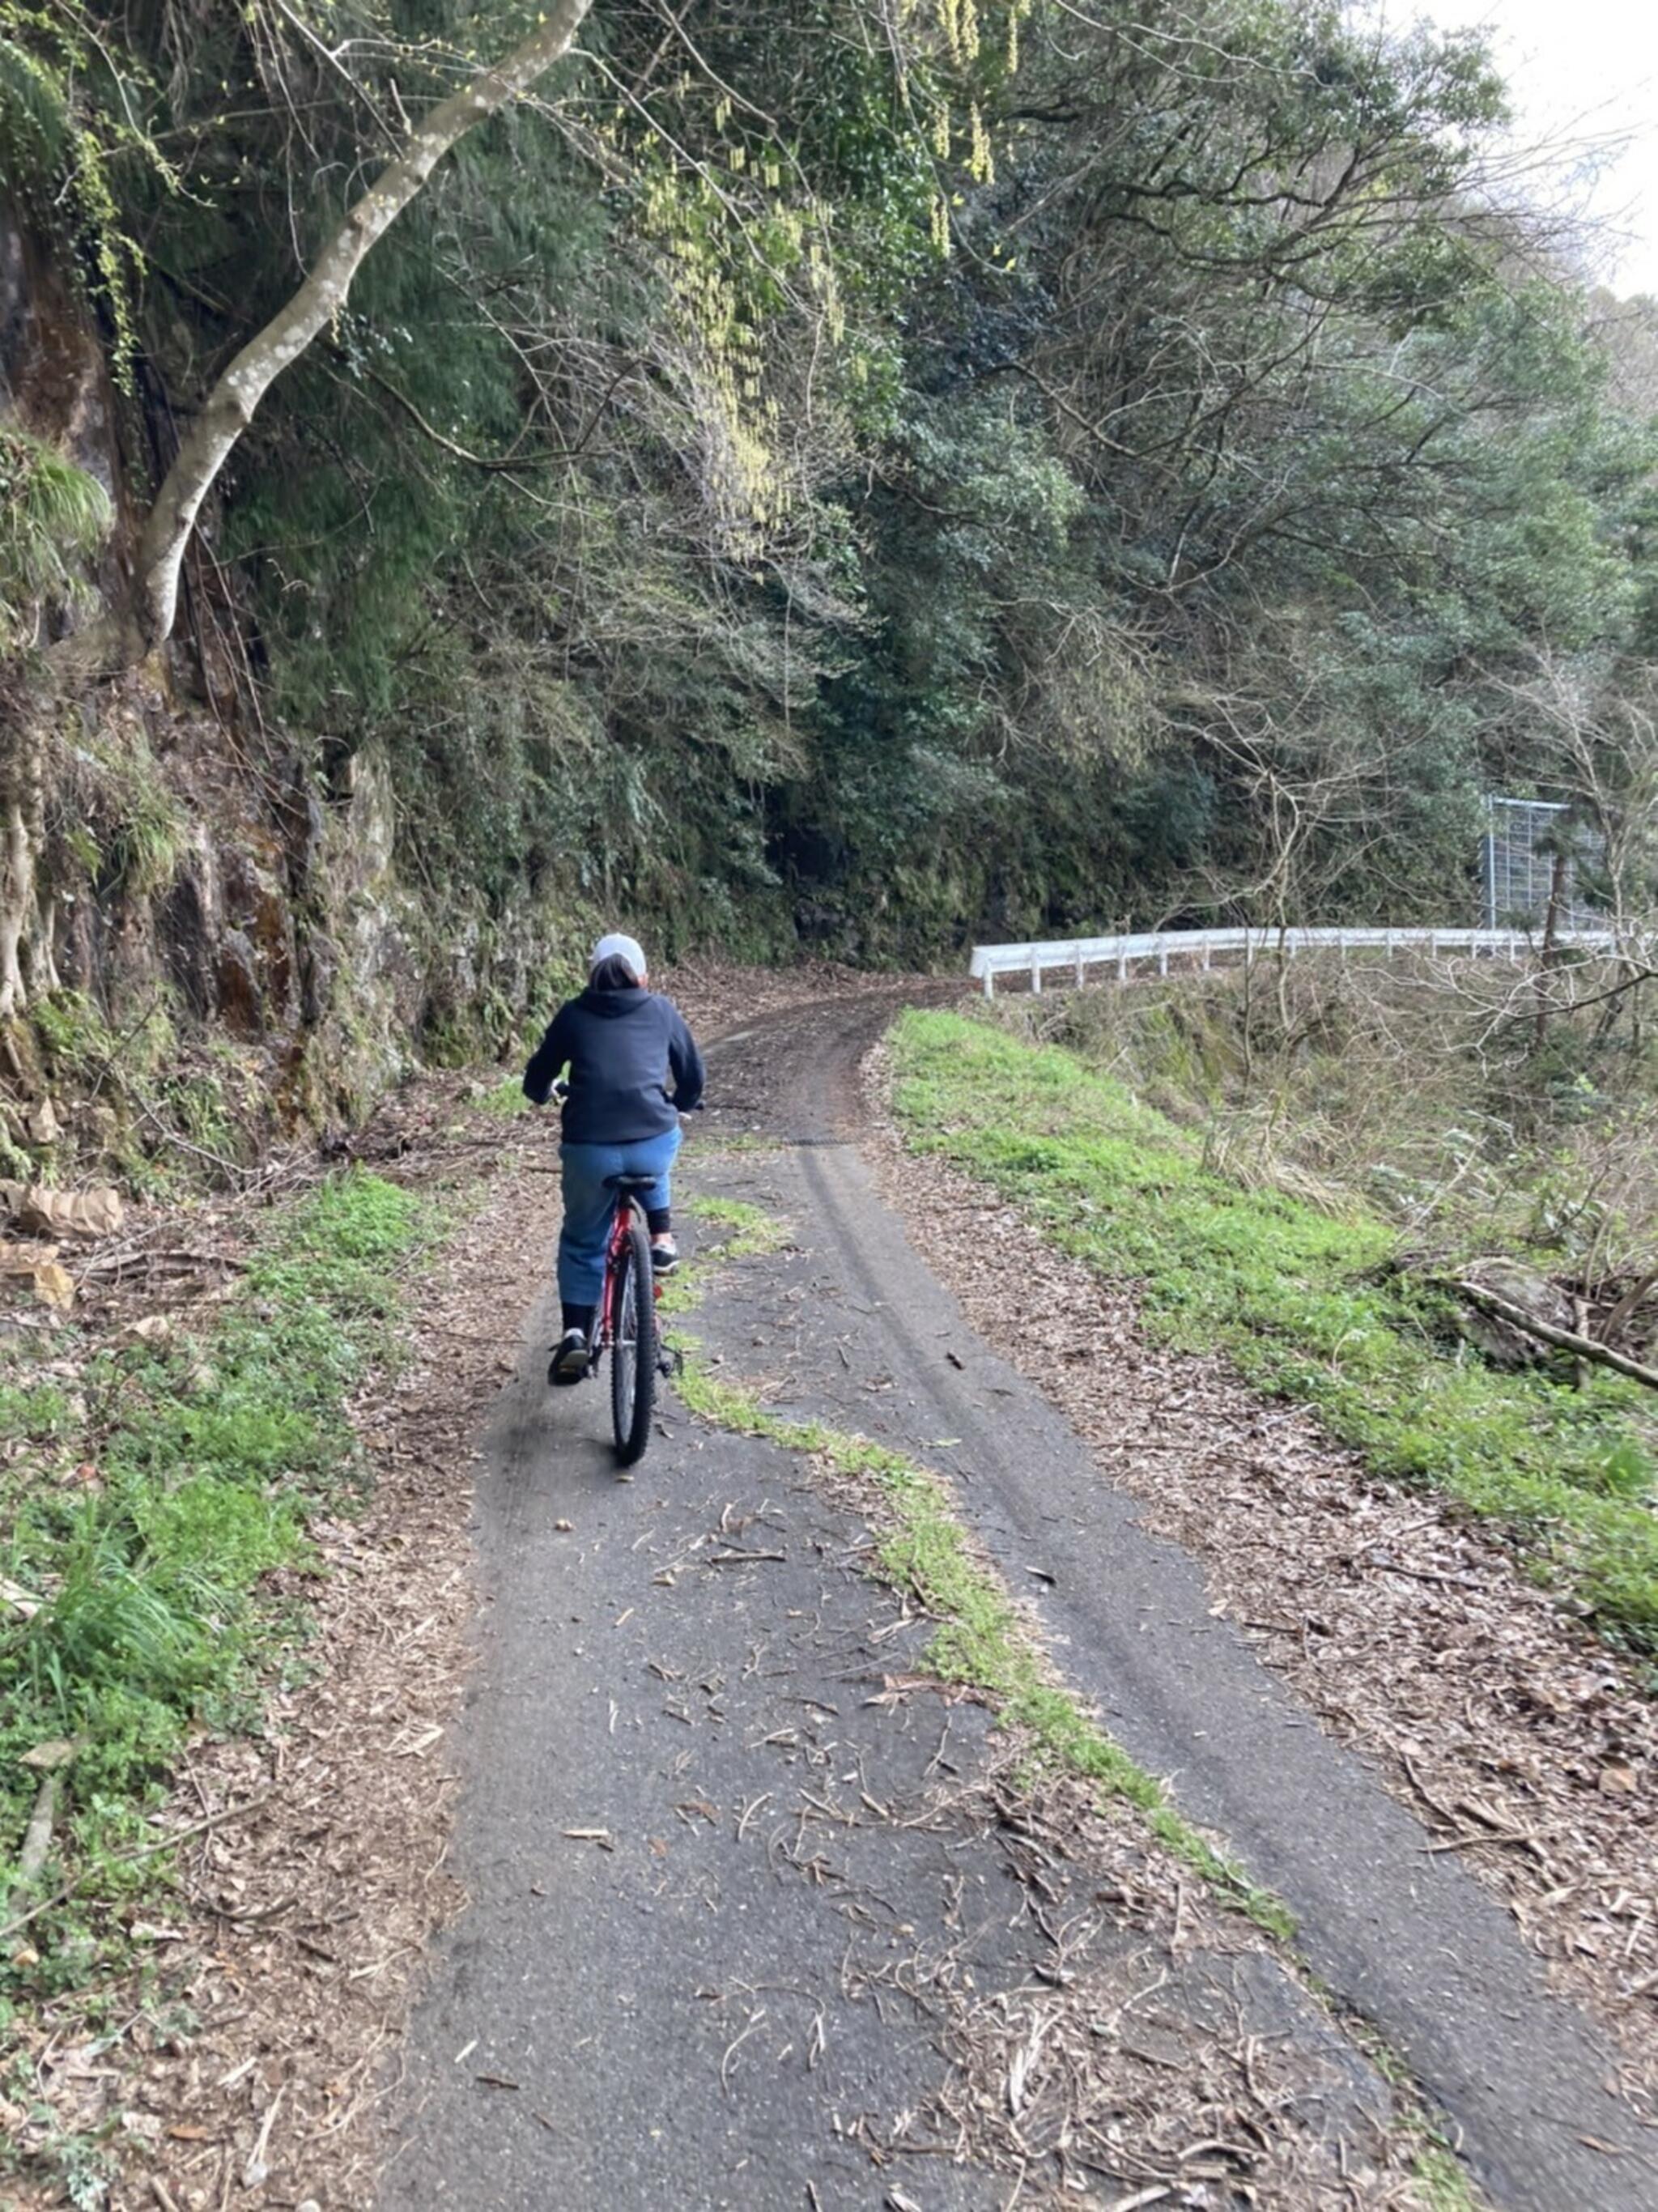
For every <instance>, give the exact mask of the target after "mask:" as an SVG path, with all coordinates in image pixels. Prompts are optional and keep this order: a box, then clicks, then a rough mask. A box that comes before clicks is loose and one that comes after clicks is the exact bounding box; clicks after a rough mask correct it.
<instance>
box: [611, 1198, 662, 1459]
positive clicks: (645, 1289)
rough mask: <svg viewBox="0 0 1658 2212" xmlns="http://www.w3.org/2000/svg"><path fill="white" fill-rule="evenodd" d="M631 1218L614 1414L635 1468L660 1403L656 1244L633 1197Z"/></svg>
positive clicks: (622, 1265)
mask: <svg viewBox="0 0 1658 2212" xmlns="http://www.w3.org/2000/svg"><path fill="white" fill-rule="evenodd" d="M623 1203H624V1204H627V1205H628V1206H629V1214H630V1215H631V1218H630V1220H629V1224H628V1238H627V1242H626V1243H624V1244H623V1248H622V1251H621V1255H620V1256H619V1258H618V1259H617V1261H616V1300H615V1304H614V1306H613V1308H612V1310H613V1312H614V1313H615V1315H616V1338H615V1341H614V1342H613V1343H612V1345H611V1346H610V1419H611V1421H612V1423H613V1424H614V1426H615V1429H616V1457H617V1459H618V1460H620V1462H622V1464H623V1467H631V1466H632V1465H633V1464H634V1462H635V1460H637V1459H640V1458H641V1457H642V1456H643V1455H644V1450H645V1447H646V1445H647V1443H649V1442H650V1440H651V1409H652V1407H653V1405H654V1404H655V1402H656V1291H655V1285H654V1284H653V1280H652V1277H651V1245H650V1239H649V1237H647V1235H646V1233H645V1224H644V1222H643V1220H642V1219H641V1217H640V1212H639V1209H638V1207H637V1206H633V1205H631V1204H629V1201H627V1200H623Z"/></svg>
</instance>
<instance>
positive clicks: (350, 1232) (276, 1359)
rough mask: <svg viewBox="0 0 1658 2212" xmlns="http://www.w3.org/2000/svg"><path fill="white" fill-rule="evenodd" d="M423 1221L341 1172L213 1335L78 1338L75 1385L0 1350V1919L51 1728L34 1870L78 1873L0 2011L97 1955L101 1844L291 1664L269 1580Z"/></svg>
mask: <svg viewBox="0 0 1658 2212" xmlns="http://www.w3.org/2000/svg"><path fill="white" fill-rule="evenodd" d="M430 1230H431V1217H430V1214H429V1212H428V1209H426V1208H424V1207H422V1206H421V1205H420V1204H419V1203H418V1202H417V1201H416V1200H414V1199H412V1198H410V1196H409V1194H407V1193H406V1192H404V1191H402V1190H399V1189H398V1188H395V1187H394V1186H393V1185H392V1184H390V1183H387V1182H383V1181H381V1180H380V1179H379V1178H377V1177H375V1176H370V1175H366V1174H361V1173H354V1174H351V1175H349V1176H343V1177H341V1178H339V1179H338V1180H337V1181H334V1182H328V1183H325V1184H324V1185H323V1186H322V1187H321V1188H319V1189H317V1190H316V1191H314V1192H313V1193H311V1194H309V1195H308V1196H307V1197H306V1198H304V1199H303V1200H301V1201H300V1202H299V1203H298V1204H296V1205H295V1206H292V1207H291V1208H289V1209H288V1210H287V1211H286V1212H283V1213H282V1214H280V1215H278V1216H276V1217H274V1218H273V1220H272V1224H271V1226H270V1230H269V1231H268V1232H267V1233H266V1234H265V1235H264V1237H263V1238H262V1239H261V1241H260V1243H259V1244H258V1249H257V1250H256V1251H255V1254H254V1255H253V1259H252V1264H251V1265H250V1267H249V1268H248V1270H247V1273H246V1279H245V1281H244V1283H243V1284H242V1285H241V1286H240V1289H239V1291H238V1294H237V1296H236V1297H234V1299H233V1300H232V1301H231V1302H230V1303H229V1304H228V1305H227V1306H226V1308H225V1309H224V1310H223V1313H222V1317H221V1319H220V1321H219V1322H218V1324H217V1326H216V1328H214V1329H213V1331H212V1332H211V1333H210V1334H208V1335H205V1336H203V1337H202V1338H199V1339H188V1340H177V1341H175V1342H173V1343H170V1344H167V1345H166V1346H162V1347H156V1346H149V1345H145V1346H137V1347H135V1348H133V1349H131V1350H126V1351H121V1352H102V1353H100V1354H97V1355H95V1356H94V1357H93V1358H90V1359H88V1361H87V1363H86V1365H85V1367H84V1370H83V1371H82V1373H81V1374H80V1375H79V1376H78V1377H77V1380H76V1385H75V1389H74V1393H73V1395H70V1393H69V1392H67V1391H66V1390H64V1389H58V1387H57V1386H56V1385H48V1384H37V1385H34V1386H30V1385H28V1384H27V1383H26V1382H24V1381H23V1380H22V1379H21V1376H18V1374H17V1373H16V1372H15V1370H16V1369H17V1368H18V1367H19V1366H20V1365H21V1359H22V1358H23V1357H25V1356H27V1354H28V1352H30V1351H33V1352H34V1353H36V1354H37V1355H38V1353H39V1351H40V1349H41V1346H39V1345H37V1346H33V1347H27V1346H13V1347H11V1348H10V1354H9V1357H10V1363H11V1365H12V1367H13V1370H14V1372H13V1373H11V1374H9V1375H6V1376H4V1377H3V1379H0V1437H5V1438H8V1439H10V1440H12V1441H13V1444H14V1449H12V1450H11V1451H9V1453H8V1455H7V1456H6V1460H5V1463H4V1466H3V1472H0V1574H3V1575H4V1577H6V1579H7V1581H8V1582H9V1583H10V1584H11V1585H12V1586H13V1589H14V1591H21V1592H22V1593H24V1594H26V1597H27V1601H31V1602H33V1603H35V1604H37V1605H38V1609H37V1610H34V1611H33V1613H29V1614H27V1617H26V1615H25V1613H24V1612H23V1610H22V1609H21V1608H20V1607H18V1606H17V1605H16V1604H15V1602H14V1603H12V1604H9V1605H6V1606H3V1607H0V1924H3V1923H4V1922H5V1921H6V1920H7V1919H8V1918H9V1917H10V1916H11V1914H12V1913H13V1912H15V1911H20V1910H23V1909H25V1908H27V1906H28V1905H30V1904H31V1902H33V1897H32V1896H25V1895H23V1894H22V1893H21V1892H20V1891H19V1889H18V1888H17V1887H16V1883H15V1855H16V1852H17V1850H18V1846H19V1844H20V1843H21V1838H22V1834H23V1831H24V1827H25V1825H26V1823H27V1817H28V1813H29V1809H30V1806H31V1804H32V1802H33V1795H34V1784H35V1783H36V1782H37V1781H38V1776H36V1775H35V1774H33V1771H31V1770H30V1769H29V1768H27V1767H25V1766H22V1765H20V1764H19V1761H20V1759H21V1756H22V1754H23V1753H26V1752H27V1751H28V1750H30V1749H31V1748H32V1747H33V1746H35V1745H37V1744H39V1743H40V1742H42V1741H45V1740H48V1739H56V1738H69V1739H71V1740H73V1741H75V1742H76V1744H77V1745H78V1747H79V1748H78V1750H77V1752H76V1757H75V1759H74V1761H73V1764H72V1765H70V1768H69V1770H68V1771H67V1776H66V1783H65V1790H64V1799H65V1802H64V1813H63V1816H62V1818H61V1820H60V1824H59V1828H58V1834H57V1836H56V1838H55V1839H54V1851H53V1857H52V1861H51V1863H49V1866H48V1869H47V1870H46V1875H45V1877H44V1878H43V1880H42V1882H41V1884H40V1885H39V1887H40V1889H42V1890H46V1891H49V1890H50V1889H51V1888H52V1887H54V1886H55V1885H56V1883H57V1882H58V1880H59V1879H60V1878H62V1877H64V1876H65V1875H75V1876H76V1877H77V1887H76V1895H75V1896H74V1897H73V1898H72V1899H70V1901H69V1902H67V1903H66V1904H64V1905H63V1906H62V1907H60V1908H55V1909H54V1910H53V1911H51V1912H49V1913H46V1914H45V1915H43V1916H42V1917H39V1919H37V1920H35V1921H33V1922H32V1923H31V1924H30V1928H29V1943H28V1945H27V1947H26V1948H23V1949H21V1950H20V1949H15V1948H10V1947H6V1948H0V2028H3V2027H4V2025H5V2023H6V2020H7V2017H8V2013H9V2008H11V2007H15V2006H16V2005H17V2004H19V2003H20V2002H25V2001H27V2000H28V1999H29V1998H31V1997H39V1996H45V1995H50V1994H53V1993H56V1992H58V1991H61V1990H63V1989H64V1988H69V1987H74V1986H76V1985H78V1984H81V1983H82V1982H85V1981H88V1980H90V1979H92V1978H95V1976H96V1974H97V1972H98V1971H99V1969H100V1966H107V1965H110V1964H112V1963H113V1962H114V1961H115V1960H117V1959H118V1955H119V1942H120V1933H119V1929H118V1917H117V1916H112V1915H111V1914H110V1913H108V1912H107V1911H105V1910H103V1909H102V1908H103V1907H106V1906H107V1905H108V1904H109V1903H110V1902H111V1900H112V1899H116V1898H118V1896H119V1895H120V1894H121V1893H123V1891H124V1890H125V1889H126V1888H128V1887H131V1883H132V1881H134V1880H135V1879H137V1877H135V1876H134V1875H133V1874H132V1872H131V1869H123V1868H122V1866H121V1865H120V1863H119V1862H120V1853H121V1850H122V1849H123V1847H124V1846H125V1845H127V1844H131V1842H132V1840H133V1839H134V1838H135V1837H140V1838H142V1837H143V1836H145V1835H148V1834H149V1833H150V1832H149V1830H148V1829H147V1828H145V1827H143V1825H142V1823H141V1821H140V1817H139V1816H140V1814H142V1812H143V1809H144V1808H145V1807H146V1806H147V1805H149V1804H150V1803H152V1802H155V1800H156V1799H157V1798H158V1797H159V1796H160V1795H161V1792H162V1790H164V1788H165V1786H166V1784H167V1777H168V1775H169V1773H170V1771H171V1770H172V1768H173V1764H174V1763H175V1761H176V1759H177V1756H178V1753H179V1749H180V1747H181V1746H182V1744H183V1742H184V1741H185V1735H186V1732H187V1731H188V1730H189V1729H191V1727H193V1726H194V1725H196V1724H197V1723H203V1722H205V1723H208V1724H210V1725H222V1726H234V1725H236V1724H238V1723H240V1722H243V1721H248V1720H252V1719H254V1718H256V1717H257V1715H258V1707H259V1699H260V1692H261V1687H262V1683H263V1680H264V1677H265V1675H266V1674H267V1673H268V1672H269V1670H270V1669H271V1668H274V1667H277V1666H280V1665H282V1664H284V1663H292V1658H293V1655H294V1653H295V1650H296V1646H297V1639H298V1637H299V1634H300V1624H299V1621H298V1620H297V1618H296V1613H295V1605H294V1592H293V1588H292V1585H291V1583H290V1584H289V1586H288V1598H287V1601H286V1602H285V1603H284V1602H283V1601H281V1600H279V1599H278V1598H277V1597H276V1595H275V1594H274V1593H273V1591H272V1590H271V1589H270V1583H269V1578H270V1577H271V1575H272V1574H273V1572H274V1571H276V1570H277V1569H287V1570H289V1571H290V1573H292V1572H304V1571H307V1569H308V1567H309V1565H310V1553H309V1545H308V1540H307V1522H308V1520H309V1517H310V1516H311V1514H312V1512H313V1510H314V1509H316V1508H318V1507H319V1506H323V1505H328V1506H331V1507H332V1508H333V1509H334V1510H338V1509H339V1508H340V1506H341V1505H342V1504H343V1503H345V1502H347V1501H349V1499H350V1498H352V1496H353V1495H354V1494H355V1488H356V1485H357V1482H358V1477H359V1469H358V1462H357V1455H356V1448H355V1441H354V1438H353V1436H352V1432H351V1430H350V1428H349V1425H348V1424H347V1422H346V1420H345V1418H344V1409H345V1403H346V1400H347V1398H348V1395H349V1393H350V1392H351V1391H352V1390H353V1389H355V1386H356V1385H357V1384H358V1383H359V1382H360V1381H361V1378H362V1377H363V1376H364V1374H365V1372H366V1371H367V1369H368V1368H369V1366H370V1364H372V1363H376V1362H379V1361H381V1360H383V1359H384V1358H386V1357H387V1356H388V1355H389V1353H390V1352H391V1349H392V1339H391V1334H390V1330H391V1324H392V1322H393V1320H394V1318H395V1316H396V1315H397V1313H398V1286H397V1285H398V1277H399V1275H400V1274H401V1273H402V1272H403V1271H404V1267H406V1263H407V1261H408V1258H409V1255H410V1253H411V1251H412V1250H413V1249H416V1246H417V1245H418V1244H419V1243H421V1242H422V1240H423V1239H424V1238H425V1237H428V1234H429V1233H430ZM51 1348H52V1351H53V1352H55V1353H57V1354H58V1356H59V1357H61V1356H63V1349H64V1339H63V1338H62V1337H58V1338H56V1339H53V1340H52V1346H51ZM20 1443H21V1449H17V1448H16V1446H17V1445H18V1444H20ZM154 1877H155V1866H154V1864H153V1863H151V1864H150V1865H149V1866H147V1867H146V1869H144V1873H143V1879H144V1880H153V1879H154Z"/></svg>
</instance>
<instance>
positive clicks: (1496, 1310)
mask: <svg viewBox="0 0 1658 2212" xmlns="http://www.w3.org/2000/svg"><path fill="white" fill-rule="evenodd" d="M1453 1288H1454V1289H1455V1291H1456V1292H1457V1295H1458V1296H1459V1297H1464V1298H1467V1301H1468V1303H1469V1304H1470V1305H1475V1306H1479V1308H1480V1309H1481V1310H1482V1311H1484V1312H1485V1313H1488V1314H1491V1315H1494V1316H1496V1318H1497V1320H1498V1321H1505V1322H1508V1324H1509V1328H1517V1329H1520V1330H1521V1331H1522V1332H1523V1333H1524V1334H1526V1335H1527V1336H1534V1337H1536V1338H1538V1339H1539V1340H1540V1341H1541V1342H1542V1343H1544V1344H1552V1345H1553V1346H1555V1347H1556V1349H1557V1350H1558V1351H1561V1352H1573V1353H1575V1354H1576V1357H1577V1358H1579V1359H1588V1360H1593V1361H1594V1362H1595V1364H1597V1365H1599V1366H1601V1367H1612V1368H1615V1369H1616V1370H1617V1371H1618V1372H1619V1374H1620V1375H1627V1376H1630V1377H1631V1380H1632V1381H1634V1382H1637V1383H1644V1384H1645V1385H1646V1387H1647V1389H1649V1390H1658V1368H1651V1367H1643V1365H1642V1364H1641V1362H1640V1361H1639V1360H1638V1359H1631V1358H1630V1357H1629V1355H1628V1354H1627V1353H1626V1352H1615V1351H1614V1350H1613V1349H1612V1346H1611V1345H1609V1344H1599V1343H1597V1342H1596V1341H1595V1340H1594V1337H1592V1336H1580V1335H1579V1334H1577V1332H1576V1330H1575V1329H1570V1328H1555V1326H1554V1324H1553V1323H1552V1322H1546V1321H1539V1320H1538V1318H1537V1316H1535V1315H1534V1314H1528V1313H1527V1311H1526V1310H1525V1309H1524V1307H1523V1306H1517V1305H1514V1304H1511V1303H1510V1302H1509V1299H1507V1298H1503V1297H1498V1296H1497V1292H1496V1291H1488V1290H1486V1289H1485V1288H1484V1287H1483V1286H1482V1285H1480V1284H1479V1283H1468V1282H1463V1281H1461V1280H1459V1281H1457V1282H1456V1283H1455V1285H1453Z"/></svg>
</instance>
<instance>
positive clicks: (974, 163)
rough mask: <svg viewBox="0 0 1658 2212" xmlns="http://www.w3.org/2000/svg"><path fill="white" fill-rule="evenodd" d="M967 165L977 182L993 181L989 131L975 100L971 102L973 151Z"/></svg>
mask: <svg viewBox="0 0 1658 2212" xmlns="http://www.w3.org/2000/svg"><path fill="white" fill-rule="evenodd" d="M968 167H969V171H970V173H972V175H973V177H974V178H975V180H976V181H977V182H978V183H980V184H981V185H988V184H993V182H994V181H995V177H996V156H995V155H994V154H993V152H992V151H991V145H990V133H989V132H988V131H987V130H986V129H985V119H984V118H983V116H982V115H981V114H980V112H979V103H978V101H977V100H975V101H974V103H973V151H972V155H971V156H970V157H969V163H968Z"/></svg>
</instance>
